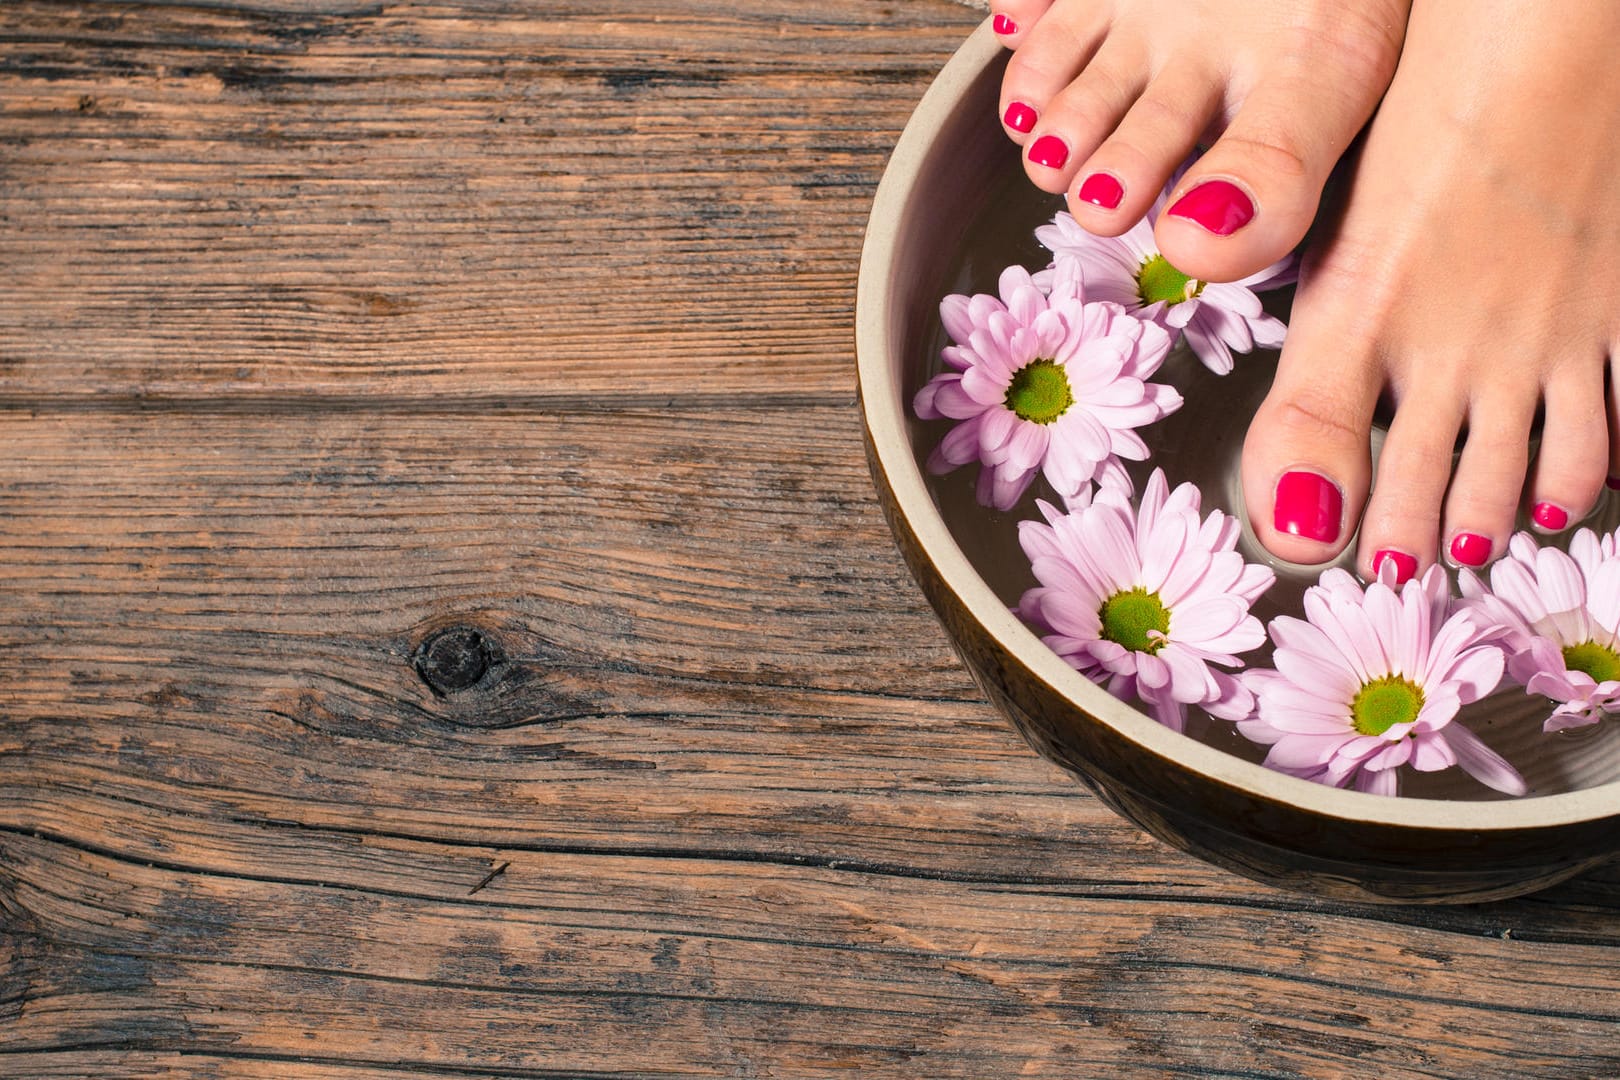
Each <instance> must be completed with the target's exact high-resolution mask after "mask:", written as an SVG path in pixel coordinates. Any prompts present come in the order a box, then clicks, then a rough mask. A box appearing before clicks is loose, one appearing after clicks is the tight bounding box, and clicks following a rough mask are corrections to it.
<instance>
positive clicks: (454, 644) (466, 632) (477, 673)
mask: <svg viewBox="0 0 1620 1080" xmlns="http://www.w3.org/2000/svg"><path fill="white" fill-rule="evenodd" d="M499 662H500V659H499V656H498V654H497V652H496V649H495V647H494V645H493V643H492V642H491V641H490V640H489V638H487V637H485V636H484V633H483V631H481V630H478V629H475V628H473V627H471V626H452V627H449V628H447V629H444V630H440V631H439V632H438V633H436V634H434V635H433V636H432V637H430V638H428V639H427V640H426V641H424V642H422V645H421V647H420V648H418V649H417V650H416V673H417V674H418V675H420V676H422V681H423V682H425V683H427V684H428V689H430V690H432V691H433V692H434V693H435V694H437V695H439V696H440V697H445V696H446V695H449V694H454V693H456V692H458V691H461V690H467V689H470V688H472V687H474V686H476V685H478V682H479V680H481V679H483V677H484V676H485V674H487V673H488V672H489V669H490V668H492V667H494V666H495V665H496V664H497V663H499Z"/></svg>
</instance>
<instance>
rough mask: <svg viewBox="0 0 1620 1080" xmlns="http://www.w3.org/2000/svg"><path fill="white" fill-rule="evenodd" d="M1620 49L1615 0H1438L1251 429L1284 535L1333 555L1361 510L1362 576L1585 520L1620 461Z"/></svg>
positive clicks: (1246, 468)
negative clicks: (1552, 3)
mask: <svg viewBox="0 0 1620 1080" xmlns="http://www.w3.org/2000/svg"><path fill="white" fill-rule="evenodd" d="M1617 44H1620V4H1616V3H1614V2H1613V0H1574V2H1572V3H1569V4H1563V5H1559V7H1558V11H1557V17H1556V18H1554V17H1549V10H1548V9H1546V8H1545V7H1543V6H1539V5H1538V4H1536V3H1535V2H1534V0H1416V3H1415V4H1414V6H1413V9H1412V13H1411V20H1410V24H1409V26H1408V29H1407V35H1406V42H1405V46H1404V51H1403V53H1402V56H1401V59H1400V65H1399V71H1398V72H1397V74H1396V75H1395V78H1394V81H1393V83H1392V84H1391V86H1390V88H1389V91H1388V94H1387V95H1386V97H1385V98H1384V101H1383V103H1382V104H1381V106H1380V107H1379V110H1378V115H1377V117H1376V118H1375V119H1374V121H1373V122H1372V124H1371V126H1370V127H1369V129H1368V132H1367V137H1366V140H1365V143H1364V145H1363V146H1362V147H1361V148H1360V153H1359V155H1358V157H1357V158H1356V160H1355V161H1354V169H1353V172H1352V173H1351V174H1350V176H1349V183H1348V185H1347V194H1346V196H1345V201H1344V205H1343V208H1342V212H1341V213H1339V214H1338V216H1337V218H1336V224H1333V225H1331V226H1330V227H1329V228H1327V229H1325V230H1323V231H1322V234H1321V238H1320V240H1317V239H1316V238H1314V237H1313V245H1312V250H1311V251H1309V252H1307V255H1306V259H1305V262H1304V264H1303V266H1302V269H1301V279H1300V285H1299V289H1298V292H1297V295H1296V299H1295V304H1294V308H1293V314H1292V317H1291V319H1290V325H1289V333H1288V340H1287V343H1286V345H1285V346H1284V349H1283V353H1282V358H1281V361H1280V363H1279V367H1278V372H1277V377H1276V380H1275V382H1274V384H1273V386H1272V389H1271V391H1270V394H1269V396H1268V397H1267V398H1266V400H1265V401H1264V403H1263V404H1262V405H1261V407H1260V409H1259V410H1258V411H1257V413H1256V415H1255V417H1254V420H1253V422H1252V424H1251V426H1250V428H1249V434H1248V438H1247V440H1246V442H1245V445H1244V457H1243V466H1242V475H1243V490H1244V497H1245V501H1246V503H1247V509H1248V513H1249V518H1250V524H1251V525H1252V527H1253V528H1254V530H1255V533H1256V535H1257V537H1258V538H1259V540H1260V542H1261V543H1262V544H1263V545H1264V546H1265V547H1266V548H1267V549H1269V550H1270V551H1271V552H1272V553H1273V554H1275V555H1277V556H1279V557H1281V558H1283V559H1287V560H1290V561H1293V562H1298V563H1318V562H1322V561H1324V560H1327V559H1329V558H1331V557H1333V556H1334V555H1336V554H1337V553H1338V552H1340V551H1341V550H1343V548H1344V547H1345V545H1346V544H1347V543H1348V542H1349V540H1350V538H1351V535H1352V533H1353V531H1354V530H1355V529H1356V525H1357V520H1358V518H1359V519H1360V532H1359V539H1358V542H1357V552H1356V568H1357V570H1358V571H1359V572H1360V573H1361V574H1362V575H1363V576H1371V575H1372V574H1374V573H1375V572H1376V568H1377V567H1378V565H1379V564H1380V563H1382V562H1383V561H1385V560H1394V562H1395V565H1396V567H1397V570H1398V573H1399V574H1400V576H1401V577H1403V578H1404V577H1406V576H1410V574H1412V573H1415V572H1417V571H1418V570H1420V569H1421V568H1423V567H1425V566H1427V565H1429V564H1430V563H1432V562H1434V561H1436V560H1437V559H1445V560H1447V561H1448V562H1450V563H1452V564H1454V565H1470V566H1480V565H1484V564H1485V563H1487V562H1489V561H1491V560H1492V559H1494V558H1497V557H1499V556H1501V555H1502V554H1503V553H1504V551H1505V550H1506V546H1507V540H1508V538H1509V537H1510V535H1511V534H1512V531H1513V529H1514V527H1515V523H1516V516H1517V515H1518V514H1520V513H1521V512H1522V513H1523V514H1524V515H1525V519H1526V520H1527V521H1528V522H1529V524H1530V525H1531V527H1532V528H1535V529H1538V530H1539V531H1541V532H1544V533H1558V532H1562V531H1563V530H1565V529H1568V528H1571V527H1573V526H1574V525H1575V524H1577V523H1578V522H1579V521H1580V519H1581V518H1583V517H1584V516H1586V515H1587V514H1588V513H1589V512H1590V511H1591V510H1592V508H1593V506H1594V505H1595V503H1596V501H1597V499H1598V497H1599V495H1600V494H1601V492H1602V489H1603V483H1604V478H1605V475H1606V474H1610V475H1620V457H1616V455H1615V450H1614V449H1613V448H1614V447H1617V446H1620V439H1616V438H1615V437H1614V432H1615V430H1616V425H1615V422H1614V417H1615V415H1616V412H1617V410H1616V407H1615V403H1614V400H1613V398H1612V389H1610V388H1606V381H1605V375H1606V373H1607V371H1608V367H1609V363H1610V356H1611V355H1612V354H1614V353H1615V342H1616V340H1617V337H1620V283H1617V281H1616V278H1615V276H1614V275H1612V274H1609V273H1607V272H1606V270H1607V268H1608V267H1610V266H1612V265H1613V262H1614V259H1615V256H1616V255H1617V254H1620V171H1617V170H1620V110H1616V109H1615V108H1614V107H1613V105H1612V103H1614V102H1617V101H1620V69H1617V67H1616V65H1615V64H1614V63H1613V62H1612V52H1613V49H1614V47H1615V46H1616V45H1617ZM1612 382H1613V380H1612V379H1611V380H1609V384H1610V386H1611V387H1612ZM1381 396H1384V397H1386V399H1387V400H1388V401H1389V402H1390V403H1392V404H1393V407H1394V414H1393V420H1392V421H1390V423H1389V426H1388V430H1387V433H1386V434H1385V436H1384V439H1383V445H1382V448H1381V450H1380V452H1379V455H1378V459H1377V475H1376V478H1374V475H1373V469H1372V459H1371V453H1370V445H1371V442H1370V431H1371V429H1372V427H1373V424H1374V422H1375V407H1376V406H1377V404H1378V402H1379V400H1380V397H1381ZM1538 413H1539V415H1540V417H1541V426H1540V436H1539V440H1536V439H1534V438H1533V430H1534V429H1533V425H1534V422H1535V420H1536V418H1537V416H1538ZM1533 450H1534V453H1532V451H1533ZM1369 491H1370V498H1369ZM1363 506H1365V511H1364V512H1363Z"/></svg>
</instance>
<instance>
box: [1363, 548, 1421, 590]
mask: <svg viewBox="0 0 1620 1080" xmlns="http://www.w3.org/2000/svg"><path fill="white" fill-rule="evenodd" d="M1386 562H1387V563H1389V564H1390V565H1391V566H1393V567H1394V568H1395V584H1397V585H1404V584H1405V583H1406V582H1408V581H1411V580H1412V578H1413V577H1414V576H1415V575H1416V574H1417V568H1418V561H1417V559H1416V558H1415V557H1413V556H1411V555H1408V554H1407V553H1406V552H1404V551H1396V550H1394V549H1393V548H1383V549H1381V550H1380V551H1379V552H1378V554H1376V555H1374V556H1373V563H1372V566H1373V573H1374V574H1377V573H1378V568H1379V567H1381V566H1383V565H1384V563H1386Z"/></svg>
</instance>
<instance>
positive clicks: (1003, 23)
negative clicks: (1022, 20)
mask: <svg viewBox="0 0 1620 1080" xmlns="http://www.w3.org/2000/svg"><path fill="white" fill-rule="evenodd" d="M990 25H991V26H992V27H993V28H994V29H995V31H996V33H998V34H1000V35H1002V36H1003V37H1005V36H1006V35H1008V34H1016V33H1018V24H1017V23H1015V22H1013V21H1012V20H1011V19H1009V18H1007V16H1005V15H997V16H996V21H995V22H993V23H991V24H990Z"/></svg>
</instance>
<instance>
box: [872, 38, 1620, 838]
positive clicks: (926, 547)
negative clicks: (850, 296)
mask: <svg viewBox="0 0 1620 1080" xmlns="http://www.w3.org/2000/svg"><path fill="white" fill-rule="evenodd" d="M1001 51H1002V46H1001V43H1000V42H999V41H998V40H997V38H996V36H995V34H994V32H993V31H992V29H991V26H990V20H989V19H986V20H985V21H984V22H983V23H981V24H980V25H979V27H978V28H977V29H976V30H974V31H973V33H972V34H971V35H970V36H969V37H968V38H967V40H966V41H965V42H963V44H962V45H961V46H960V47H959V48H958V49H957V51H956V52H955V54H953V55H952V57H951V58H950V60H949V61H948V62H947V63H946V64H945V66H944V68H943V69H942V70H941V71H940V72H939V74H938V75H937V76H936V77H935V79H934V81H933V83H932V84H931V85H930V86H929V88H928V90H927V92H926V93H925V94H924V95H923V97H922V100H921V101H920V102H919V103H918V105H917V107H916V109H915V110H914V111H913V112H912V115H911V117H910V119H909V120H908V121H907V123H906V126H905V129H904V131H903V132H902V133H901V135H900V138H899V141H898V142H897V143H896V144H895V148H894V150H893V152H892V153H891V155H890V157H889V162H888V165H887V167H886V168H885V169H884V172H883V177H882V179H881V180H880V182H879V183H878V188H877V193H876V195H875V196H874V198H873V202H872V209H871V212H870V217H869V219H868V221H867V228H866V237H865V241H864V243H863V245H862V249H861V260H860V267H859V274H858V280H857V285H856V300H855V353H856V373H857V383H858V386H859V391H860V395H859V396H860V408H861V414H862V417H861V418H862V422H863V423H864V424H865V426H866V430H867V437H868V439H869V442H870V445H871V447H872V452H873V453H874V454H875V455H876V457H877V460H878V463H879V464H880V466H881V467H882V469H883V472H884V474H885V477H886V479H887V482H888V484H889V487H890V490H891V491H892V493H893V498H894V502H895V509H897V510H898V511H899V513H900V514H902V515H903V516H904V518H905V520H906V522H907V524H908V525H909V526H910V528H911V530H912V531H913V533H914V534H915V536H916V539H917V542H918V544H919V545H920V546H921V548H922V550H923V552H924V554H925V555H926V556H927V557H928V559H929V561H930V562H931V563H932V564H933V566H934V568H935V569H936V570H937V571H938V573H939V575H940V577H941V578H942V579H943V581H944V583H945V586H946V587H947V588H948V589H949V590H950V591H951V593H953V594H954V595H955V596H956V597H957V599H958V600H960V601H961V603H962V605H963V606H964V607H965V608H966V609H967V611H968V613H969V615H970V616H971V617H972V618H973V619H975V620H976V621H977V622H978V623H979V624H980V625H981V626H982V627H984V629H985V631H986V632H987V633H988V634H989V635H990V636H991V637H992V638H993V639H994V640H995V641H996V642H997V643H998V644H999V645H1000V646H1001V647H1003V648H1005V649H1007V650H1008V651H1009V652H1011V653H1012V654H1013V655H1014V656H1015V657H1016V658H1017V659H1018V661H1019V662H1020V663H1022V664H1024V665H1026V666H1027V667H1028V668H1029V670H1030V671H1032V672H1034V673H1035V674H1036V675H1037V676H1038V677H1039V678H1040V679H1042V680H1043V681H1045V682H1046V683H1047V685H1048V686H1050V687H1051V688H1052V689H1053V690H1055V691H1056V692H1057V693H1058V694H1060V695H1062V696H1063V697H1064V698H1066V699H1068V700H1069V701H1072V702H1074V703H1075V704H1076V705H1078V707H1079V708H1080V709H1082V710H1084V711H1085V712H1086V713H1089V714H1090V715H1091V716H1092V717H1094V718H1096V719H1097V720H1098V721H1100V722H1102V723H1103V724H1106V725H1107V726H1108V727H1110V728H1112V729H1113V730H1114V731H1115V732H1116V733H1117V734H1119V735H1120V736H1122V737H1123V738H1125V739H1127V740H1129V741H1131V742H1133V743H1135V744H1137V745H1138V746H1140V747H1141V748H1142V749H1144V750H1147V751H1149V752H1150V753H1153V754H1156V755H1158V756H1160V757H1163V758H1165V759H1167V760H1169V761H1171V762H1174V763H1175V764H1177V765H1179V766H1180V767H1182V768H1185V769H1188V770H1190V771H1192V772H1194V773H1196V774H1199V775H1201V776H1203V777H1205V778H1207V779H1210V780H1213V781H1216V782H1219V783H1222V784H1226V785H1228V786H1230V787H1233V788H1236V789H1238V790H1240V791H1242V792H1245V793H1247V794H1250V795H1253V796H1255V797H1258V798H1262V799H1266V800H1269V801H1273V802H1280V803H1285V804H1288V805H1291V806H1295V807H1298V808H1300V809H1303V810H1306V811H1310V812H1313V813H1316V814H1320V815H1322V816H1324V817H1328V818H1336V819H1340V820H1343V821H1346V822H1362V821H1369V820H1375V821H1377V822H1378V823H1380V824H1382V825H1394V826H1405V827H1409V828H1413V829H1428V830H1467V831H1472V832H1502V831H1512V830H1523V829H1536V828H1547V827H1554V826H1567V825H1574V824H1580V823H1587V822H1592V821H1599V820H1602V819H1604V818H1607V817H1612V816H1614V815H1615V814H1616V813H1620V780H1615V781H1610V782H1609V783H1606V784H1599V785H1597V786H1594V787H1590V788H1583V789H1581V790H1578V791H1570V792H1560V793H1557V794H1550V795H1532V796H1525V797H1522V798H1518V799H1505V800H1464V799H1428V798H1424V799H1416V798H1408V797H1402V796H1393V797H1392V796H1387V795H1373V794H1368V793H1366V792H1360V791H1355V790H1348V789H1342V788H1335V787H1330V786H1328V785H1325V784H1318V783H1315V782H1313V781H1309V780H1302V779H1299V778H1298V777H1293V776H1288V775H1286V774H1284V773H1279V772H1276V771H1274V770H1271V769H1267V768H1265V767H1264V766H1263V765H1260V764H1258V763H1256V762H1251V761H1245V760H1244V759H1242V758H1240V757H1237V756H1235V755H1232V754H1229V753H1227V752H1226V751H1224V750H1220V749H1217V748H1215V747H1212V746H1208V745H1206V744H1204V743H1202V742H1199V741H1198V740H1196V739H1193V738H1191V737H1190V736H1187V735H1183V734H1181V733H1179V732H1175V731H1172V730H1170V729H1169V728H1167V727H1164V726H1163V725H1161V724H1160V723H1159V722H1158V721H1156V720H1154V719H1153V718H1152V717H1150V716H1148V715H1147V714H1146V713H1143V712H1141V711H1139V710H1137V709H1135V708H1132V707H1131V706H1130V705H1128V704H1126V703H1125V702H1123V701H1120V700H1119V699H1118V698H1115V697H1114V696H1113V695H1112V694H1109V693H1108V692H1107V691H1106V690H1104V689H1103V688H1102V687H1100V686H1098V685H1096V684H1094V683H1093V682H1092V681H1091V680H1090V679H1087V678H1086V677H1085V676H1083V675H1081V674H1080V672H1078V671H1076V670H1075V669H1074V668H1072V667H1070V666H1069V665H1068V664H1067V663H1065V662H1064V661H1063V659H1062V658H1061V657H1059V656H1058V655H1057V654H1056V653H1055V652H1053V651H1052V650H1051V649H1049V648H1048V647H1047V646H1046V645H1045V644H1044V643H1043V642H1042V641H1041V640H1040V638H1038V637H1037V636H1036V635H1035V633H1034V632H1033V631H1032V630H1030V629H1029V628H1028V627H1027V626H1025V625H1024V624H1023V622H1021V621H1020V620H1019V619H1018V618H1017V616H1015V615H1014V614H1013V613H1012V611H1011V610H1009V609H1008V608H1007V606H1006V605H1005V604H1003V603H1002V602H1001V600H1000V599H999V598H997V596H996V595H995V593H994V592H993V591H992V590H991V589H990V586H989V585H988V584H986V583H985V581H984V580H983V579H982V578H981V577H980V576H979V574H978V572H977V571H976V570H975V569H974V568H973V566H972V565H971V563H969V561H968V559H967V556H966V555H965V554H964V553H963V551H962V549H961V547H960V546H959V545H958V544H957V543H956V540H955V538H954V537H952V536H951V534H950V531H949V529H948V528H947V527H946V525H945V521H944V518H943V517H942V516H941V514H940V512H939V508H938V507H937V506H936V505H935V503H934V500H933V497H932V496H931V495H930V494H929V492H928V489H927V487H926V485H925V483H924V480H923V476H922V472H921V470H920V469H919V468H918V466H917V461H916V457H915V456H914V453H913V450H912V447H911V442H910V440H909V439H908V438H907V436H906V427H907V414H906V404H907V403H906V402H905V401H904V400H903V399H902V395H901V388H900V387H898V386H896V385H894V383H893V381H891V380H890V379H889V377H888V374H889V372H888V357H889V355H890V353H891V351H892V349H893V348H895V347H897V343H895V342H892V341H891V340H890V334H889V332H888V318H887V314H888V309H889V306H890V299H891V298H890V288H889V285H890V282H891V281H892V280H893V269H894V253H895V246H896V243H897V241H898V239H899V233H900V225H901V222H902V220H903V217H904V210H905V207H906V204H907V202H908V201H909V199H910V197H911V195H912V194H913V192H914V190H915V189H916V187H917V186H918V183H919V180H920V178H921V173H922V167H923V165H924V163H925V159H926V157H927V154H928V151H929V149H930V136H931V133H932V132H933V131H934V130H936V129H937V128H938V127H939V126H940V124H941V123H942V122H943V120H944V119H945V118H946V117H947V116H948V115H950V113H951V112H952V111H953V110H954V108H955V107H956V105H957V103H958V101H959V100H960V98H961V96H962V95H963V93H964V92H965V91H966V90H967V89H968V87H969V86H970V85H971V84H972V83H973V82H974V81H975V80H976V79H977V78H978V77H979V76H980V75H981V74H982V73H983V71H984V69H985V67H986V66H987V65H989V64H990V63H992V62H993V61H994V60H995V59H996V58H997V57H998V55H999V54H1000V53H1001Z"/></svg>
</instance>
